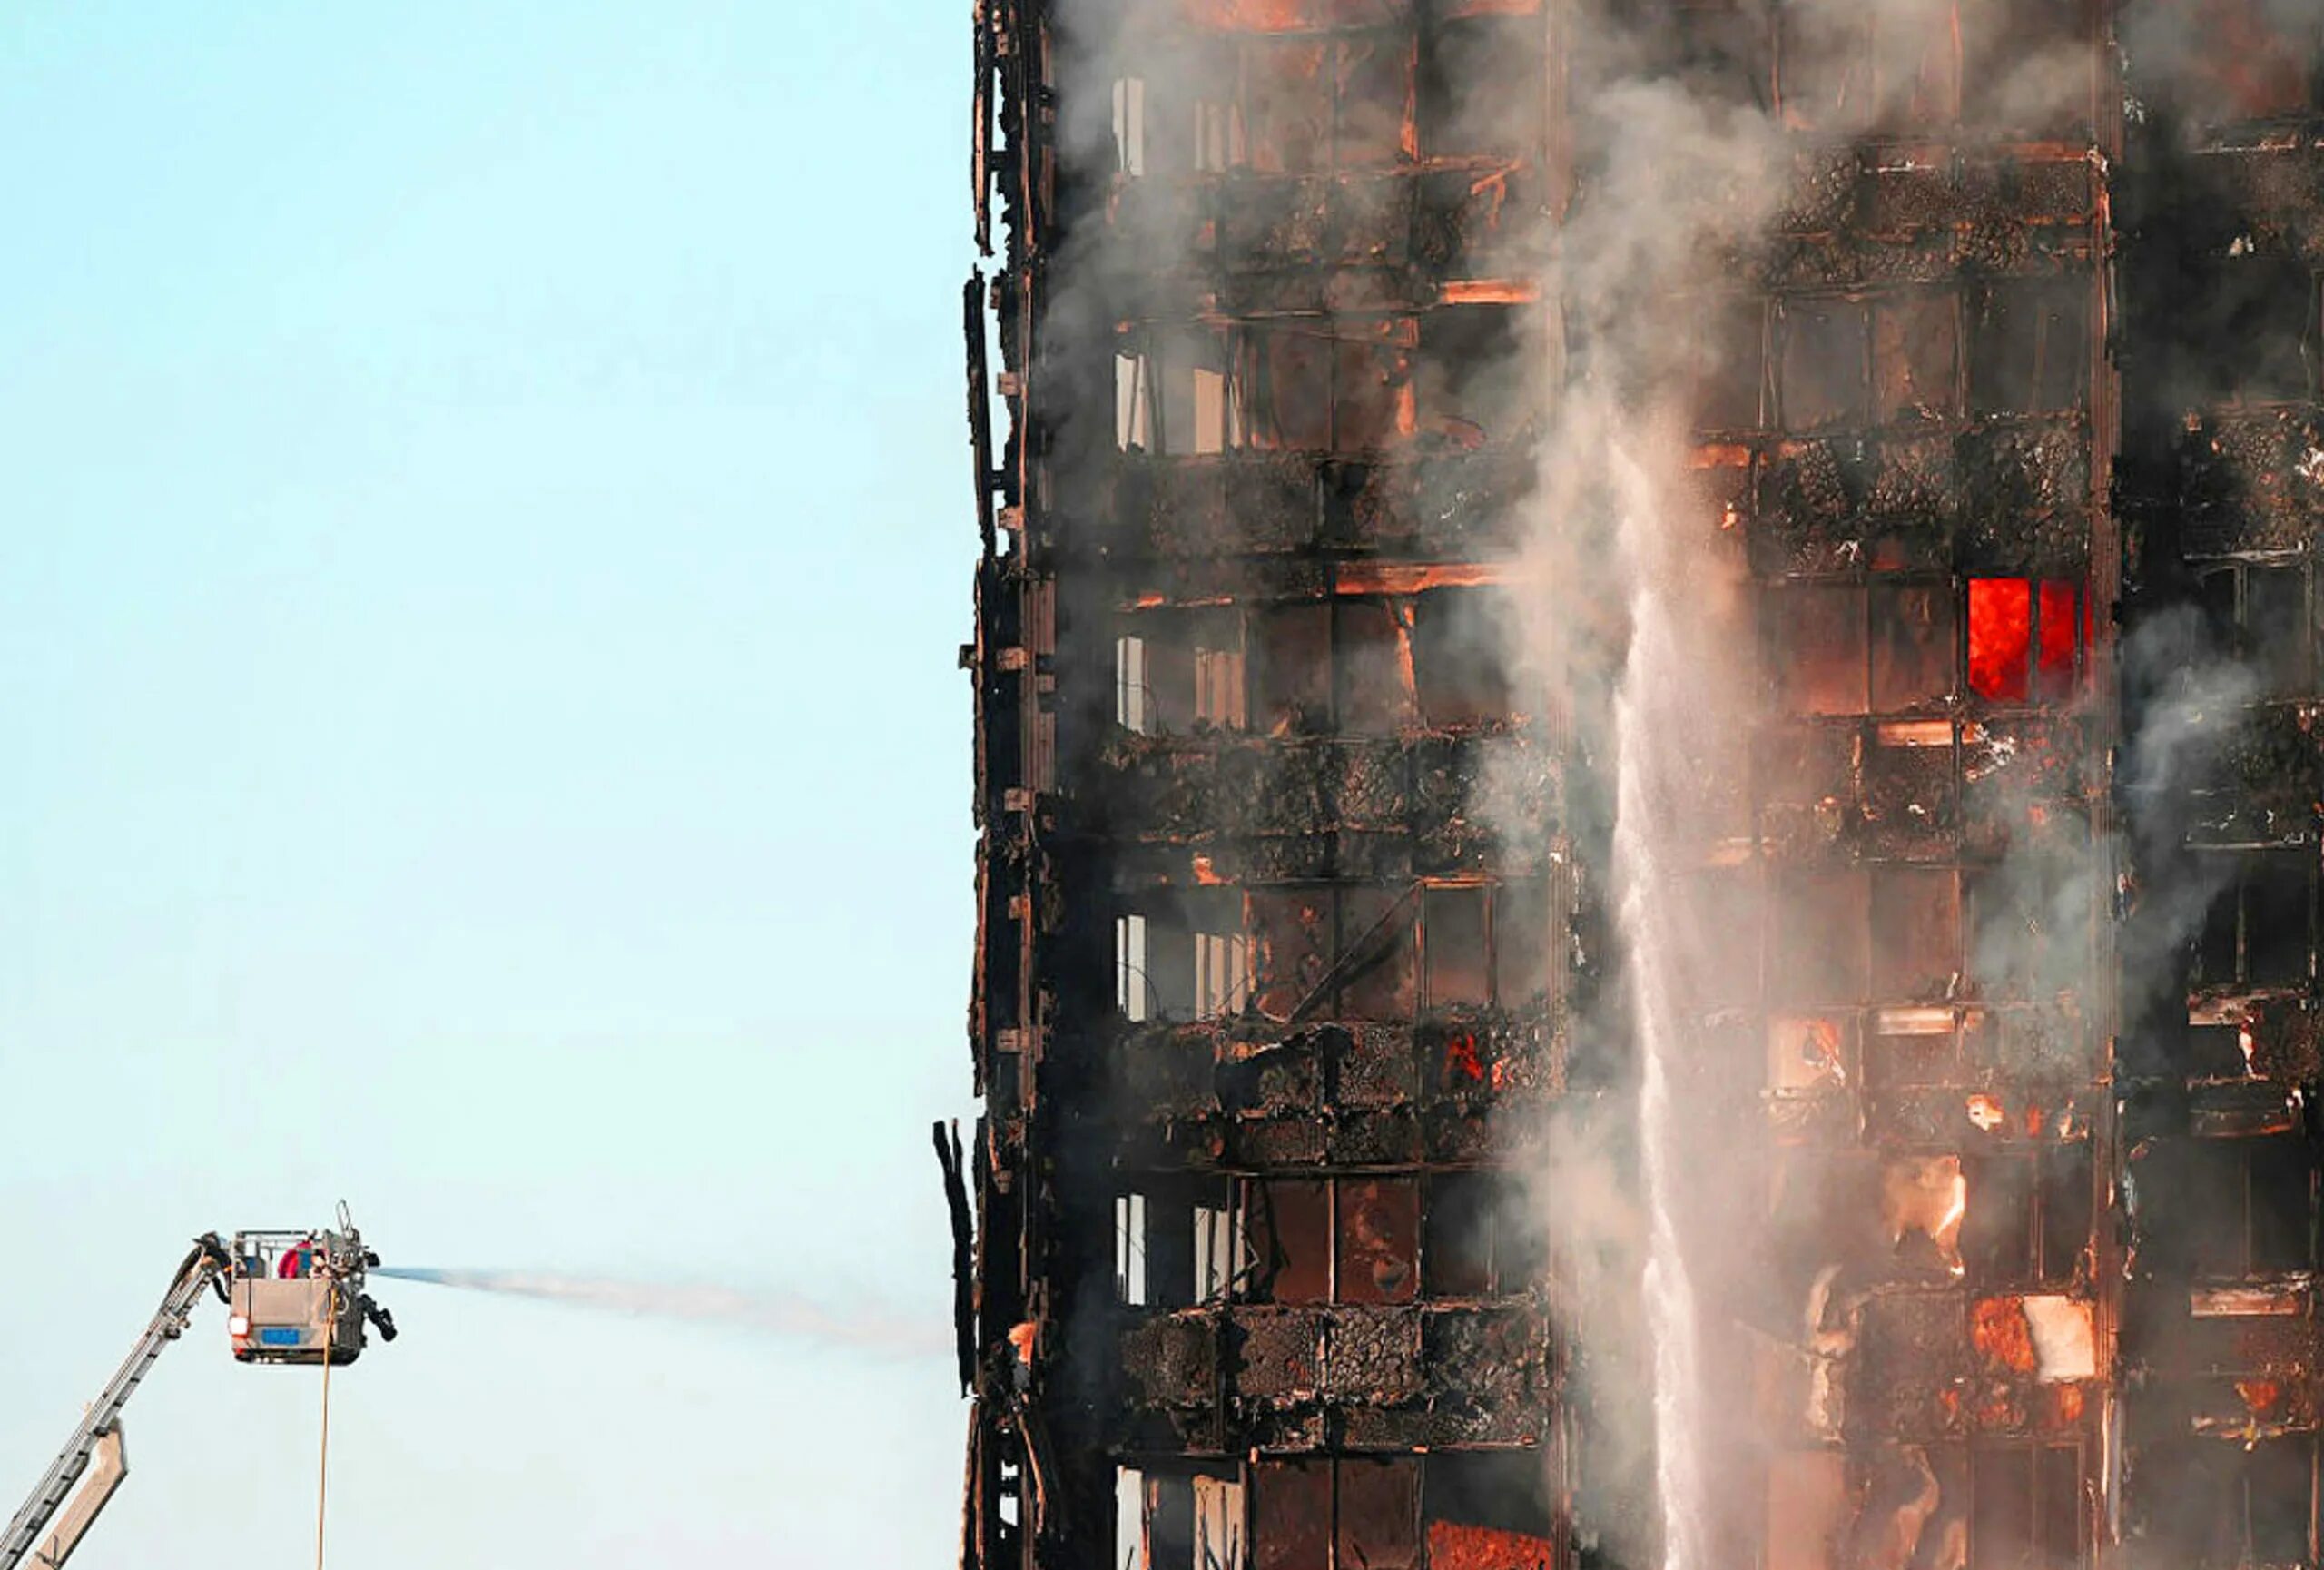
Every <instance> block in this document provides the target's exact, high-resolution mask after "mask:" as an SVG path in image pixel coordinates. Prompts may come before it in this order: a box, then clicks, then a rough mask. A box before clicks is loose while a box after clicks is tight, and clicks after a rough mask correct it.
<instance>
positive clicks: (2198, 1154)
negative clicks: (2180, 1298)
mask: <svg viewBox="0 0 2324 1570" xmlns="http://www.w3.org/2000/svg"><path fill="white" fill-rule="evenodd" d="M2185 1156H2186V1167H2185V1172H2186V1184H2185V1187H2184V1189H2183V1190H2182V1191H2181V1193H2180V1194H2178V1195H2176V1196H2174V1198H2175V1200H2176V1205H2177V1207H2181V1211H2180V1213H2181V1219H2183V1221H2184V1223H2185V1233H2184V1234H2183V1235H2185V1236H2187V1237H2188V1238H2189V1239H2190V1242H2191V1248H2192V1250H2193V1259H2192V1264H2193V1269H2194V1274H2195V1277H2196V1279H2198V1280H2205V1281H2240V1280H2248V1279H2253V1278H2255V1277H2268V1276H2279V1275H2283V1274H2287V1273H2289V1272H2292V1271H2299V1270H2307V1269H2311V1268H2312V1267H2313V1266H2314V1264H2315V1259H2316V1246H2315V1227H2316V1155H2315V1152H2314V1151H2313V1150H2310V1149H2309V1144H2308V1141H2307V1140H2305V1139H2303V1138H2302V1137H2301V1136H2299V1135H2298V1134H2279V1135H2270V1136H2267V1137H2263V1138H2257V1139H2201V1140H2190V1141H2189V1142H2188V1147H2187V1150H2186V1152H2185Z"/></svg>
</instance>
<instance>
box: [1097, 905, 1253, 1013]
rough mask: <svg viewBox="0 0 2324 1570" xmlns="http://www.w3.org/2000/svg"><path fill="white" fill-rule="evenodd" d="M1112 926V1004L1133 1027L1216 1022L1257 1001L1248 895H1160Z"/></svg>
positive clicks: (1120, 916) (1118, 919)
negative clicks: (1188, 1021) (1163, 1022)
mask: <svg viewBox="0 0 2324 1570" xmlns="http://www.w3.org/2000/svg"><path fill="white" fill-rule="evenodd" d="M1142 903H1143V906H1144V908H1142V909H1139V910H1136V911H1128V912H1124V913H1120V914H1118V915H1117V916H1116V917H1115V921H1114V1002H1115V1006H1116V1008H1117V1009H1118V1011H1119V1012H1120V1013H1121V1015H1122V1017H1123V1018H1124V1019H1125V1020H1127V1021H1128V1022H1130V1023H1132V1024H1147V1023H1150V1022H1158V1021H1174V1020H1212V1019H1221V1018H1225V1017H1226V1016H1228V1015H1232V1014H1238V1013H1241V1012H1243V1011H1244V1010H1245V1009H1246V1008H1247V1007H1249V1006H1250V1004H1251V1002H1252V1001H1253V994H1254V991H1255V981H1254V976H1253V969H1252V963H1251V957H1252V950H1253V943H1252V939H1251V935H1250V925H1249V923H1250V917H1249V915H1248V913H1247V911H1246V903H1245V900H1244V897H1243V894H1242V893H1241V892H1240V891H1239V890H1236V889H1233V888H1220V887H1209V888H1190V889H1178V890H1166V891H1157V892H1155V893H1153V894H1148V895H1147V896H1145V898H1144V900H1143V902H1142Z"/></svg>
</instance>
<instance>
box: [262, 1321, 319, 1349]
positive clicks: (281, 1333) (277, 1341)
mask: <svg viewBox="0 0 2324 1570" xmlns="http://www.w3.org/2000/svg"><path fill="white" fill-rule="evenodd" d="M306 1338H307V1333H306V1332H305V1331H304V1330H289V1329H280V1328H276V1327H274V1326H272V1325H269V1326H268V1327H267V1328H265V1329H263V1330H261V1331H260V1332H259V1333H258V1344H259V1345H260V1346H261V1347H295V1346H297V1345H298V1344H299V1343H300V1342H301V1341H303V1340H305V1339H306Z"/></svg>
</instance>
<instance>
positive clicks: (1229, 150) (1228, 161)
mask: <svg viewBox="0 0 2324 1570" xmlns="http://www.w3.org/2000/svg"><path fill="white" fill-rule="evenodd" d="M1180 46H1181V47H1185V46H1186V45H1184V44H1181V45H1180ZM1234 73H1235V65H1234V61H1233V59H1232V58H1231V56H1230V57H1219V58H1213V59H1208V60H1206V61H1204V62H1202V63H1201V64H1189V65H1187V66H1184V67H1182V68H1181V69H1180V70H1179V71H1178V72H1177V82H1178V83H1179V84H1195V83H1200V84H1203V85H1202V86H1200V87H1197V88H1194V89H1193V90H1191V91H1188V90H1187V89H1186V88H1184V87H1183V86H1181V87H1180V88H1179V90H1177V91H1175V92H1174V91H1172V90H1171V87H1170V86H1169V85H1168V84H1160V83H1157V82H1155V81H1153V80H1150V79H1148V78H1147V77H1143V76H1120V77H1117V78H1115V80H1114V84H1113V114H1114V121H1113V130H1114V171H1115V173H1118V174H1123V175H1127V176H1128V177H1129V178H1131V179H1133V180H1137V179H1143V178H1145V177H1146V176H1147V174H1149V173H1150V174H1155V175H1159V176H1166V177H1167V176H1172V175H1187V174H1216V173H1224V172H1225V171H1226V170H1227V169H1228V168H1230V167H1232V166H1233V165H1234V164H1235V163H1239V162H1241V156H1242V153H1241V149H1242V135H1241V125H1240V120H1241V116H1240V115H1239V114H1238V113H1237V111H1236V104H1235V100H1234V97H1233V83H1234V80H1235V74H1234ZM1212 84H1226V85H1224V86H1217V85H1212Z"/></svg>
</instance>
